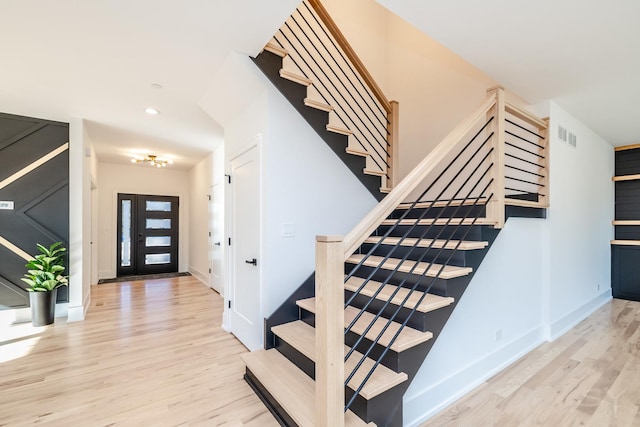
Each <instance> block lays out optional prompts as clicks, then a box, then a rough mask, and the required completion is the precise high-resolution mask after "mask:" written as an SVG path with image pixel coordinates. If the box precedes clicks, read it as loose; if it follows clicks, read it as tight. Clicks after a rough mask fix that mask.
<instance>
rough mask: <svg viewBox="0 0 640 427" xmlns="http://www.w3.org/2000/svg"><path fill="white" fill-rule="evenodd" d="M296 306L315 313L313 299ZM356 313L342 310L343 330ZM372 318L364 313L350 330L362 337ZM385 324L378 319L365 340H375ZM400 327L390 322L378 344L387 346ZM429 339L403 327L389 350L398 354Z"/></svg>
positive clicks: (382, 320)
mask: <svg viewBox="0 0 640 427" xmlns="http://www.w3.org/2000/svg"><path fill="white" fill-rule="evenodd" d="M296 304H298V307H301V308H303V309H305V310H307V311H308V312H311V313H315V312H316V299H315V298H306V299H301V300H298V301H296ZM358 313H360V310H359V309H357V308H355V307H351V306H348V307H347V308H345V310H344V326H345V328H346V327H347V326H349V324H350V323H351V321H352V320H353V319H355V318H356V316H357V315H358ZM374 317H375V316H374V315H373V314H371V313H368V312H366V311H365V312H364V313H363V314H362V316H361V317H360V318H359V319H358V321H357V322H356V323H355V325H353V328H351V330H352V331H353V332H354V333H356V334H359V335H362V333H364V330H365V329H366V328H367V327H368V326H369V325H370V324H371V322H372V321H373V319H374ZM387 322H388V319H385V318H384V317H380V318H378V320H376V322H375V324H374V325H373V327H372V328H371V329H369V332H367V335H366V338H367V339H369V340H371V341H374V340H375V339H376V338H377V336H378V334H380V331H382V329H383V328H384V326H385V325H386V324H387ZM400 326H401V324H400V323H397V322H391V324H390V325H389V327H388V328H387V330H386V331H385V332H384V334H382V337H380V340H379V341H378V342H379V343H380V344H381V345H383V346H388V345H389V343H390V342H391V339H392V338H393V336H394V335H395V334H396V332H397V331H398V329H399V328H400ZM431 338H433V334H432V333H431V332H428V331H427V332H420V331H418V330H416V329H413V328H410V327H409V326H405V328H404V329H403V330H402V332H400V335H398V338H397V339H396V340H395V341H394V343H393V345H392V346H391V350H393V351H395V352H397V353H400V352H401V351H404V350H407V349H409V348H411V347H414V346H416V345H418V344H421V343H423V342H426V341H429V340H430V339H431Z"/></svg>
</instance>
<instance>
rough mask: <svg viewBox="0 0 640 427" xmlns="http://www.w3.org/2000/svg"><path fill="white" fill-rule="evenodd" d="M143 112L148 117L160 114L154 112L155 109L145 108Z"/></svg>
mask: <svg viewBox="0 0 640 427" xmlns="http://www.w3.org/2000/svg"><path fill="white" fill-rule="evenodd" d="M144 111H145V113H147V114H148V115H150V116H157V115H158V114H160V111H158V110H156V109H155V108H146V109H145V110H144Z"/></svg>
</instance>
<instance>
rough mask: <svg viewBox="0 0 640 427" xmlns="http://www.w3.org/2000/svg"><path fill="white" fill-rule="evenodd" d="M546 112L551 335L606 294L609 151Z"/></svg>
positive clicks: (560, 113)
mask: <svg viewBox="0 0 640 427" xmlns="http://www.w3.org/2000/svg"><path fill="white" fill-rule="evenodd" d="M550 112H551V116H550V118H551V123H550V129H551V131H550V136H551V157H550V161H551V198H550V204H551V208H550V209H549V219H548V221H547V224H548V229H547V233H546V238H547V245H546V246H547V248H548V261H549V265H548V272H547V274H548V278H547V284H548V289H547V291H546V292H547V293H548V299H549V310H548V313H547V315H548V317H549V318H548V322H547V323H548V330H547V331H546V333H547V336H548V337H550V338H556V337H558V336H559V335H561V334H562V333H564V332H565V331H566V330H567V329H568V328H570V327H571V326H573V325H574V324H575V323H576V322H577V321H579V320H581V319H582V318H584V317H585V315H586V314H588V313H590V312H591V311H593V308H594V307H595V306H598V305H599V304H600V303H601V301H602V300H603V298H609V297H610V296H611V261H610V259H611V254H610V251H611V246H610V241H611V239H613V226H612V225H611V221H612V220H613V219H614V184H613V182H612V180H611V177H612V176H614V151H613V147H612V146H611V145H610V144H609V143H608V142H607V141H605V140H604V139H602V138H601V137H599V136H598V135H596V134H595V133H594V132H593V131H592V130H591V129H589V128H587V127H586V126H584V125H583V124H582V123H581V122H580V121H578V120H577V119H575V118H574V117H573V116H571V114H569V113H568V112H567V111H565V110H563V109H562V108H561V107H559V106H558V105H557V104H556V103H554V102H551V105H550ZM558 125H560V126H562V127H564V128H565V129H567V130H568V131H569V132H571V133H573V134H574V135H576V137H577V146H576V148H574V147H572V146H570V145H569V144H568V143H567V142H565V141H562V140H560V139H559V138H558V137H557V135H558V131H557V129H558Z"/></svg>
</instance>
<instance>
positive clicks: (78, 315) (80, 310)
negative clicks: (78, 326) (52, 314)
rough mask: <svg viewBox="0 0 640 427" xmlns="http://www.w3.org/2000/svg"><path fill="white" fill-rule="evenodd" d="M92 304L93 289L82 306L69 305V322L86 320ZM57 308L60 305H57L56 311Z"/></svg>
mask: <svg viewBox="0 0 640 427" xmlns="http://www.w3.org/2000/svg"><path fill="white" fill-rule="evenodd" d="M90 305H91V291H89V292H87V295H86V296H85V297H84V300H83V301H82V305H81V306H74V307H67V322H79V321H82V320H84V318H85V316H86V314H87V311H88V310H89V306H90ZM57 309H58V307H57V306H56V311H57ZM56 317H57V316H56Z"/></svg>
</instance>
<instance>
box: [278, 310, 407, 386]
mask: <svg viewBox="0 0 640 427" xmlns="http://www.w3.org/2000/svg"><path fill="white" fill-rule="evenodd" d="M271 330H272V331H273V333H274V334H276V335H277V336H278V337H280V338H281V339H283V340H284V341H286V342H287V343H289V344H290V345H291V346H292V347H294V348H295V349H296V350H298V351H299V352H300V353H302V354H303V355H305V356H306V357H307V358H309V359H310V360H312V361H314V362H315V359H316V334H315V329H314V328H313V327H312V326H309V325H308V324H306V323H304V322H303V321H302V320H297V321H295V322H290V323H285V324H283V325H278V326H274V327H273V328H271ZM348 350H349V347H348V346H346V345H345V355H346V353H347V351H348ZM361 358H362V354H361V353H359V352H357V351H354V352H353V353H352V354H351V356H349V359H348V360H347V361H346V363H345V367H344V370H345V378H346V377H347V375H349V374H350V373H351V372H352V371H353V369H354V368H355V366H356V364H357V363H358V362H359V361H360V359H361ZM374 364H375V361H374V360H371V359H370V358H366V360H365V362H364V363H363V364H362V365H361V366H360V368H359V369H358V371H357V373H356V375H354V376H353V378H351V380H350V381H349V384H348V385H349V387H350V388H351V389H352V390H356V389H357V388H358V387H359V386H360V383H361V382H362V381H363V380H364V378H365V376H366V375H367V374H368V373H369V370H370V369H371V368H372V367H373V365H374ZM406 380H407V374H405V373H404V372H400V373H397V372H393V371H392V370H391V369H389V368H387V367H386V366H383V365H378V366H377V367H376V370H375V371H374V373H373V375H371V377H370V378H369V380H368V381H367V383H366V384H365V385H364V387H363V388H362V390H361V391H360V395H361V396H362V397H364V398H365V399H373V398H374V397H376V396H377V395H379V394H381V393H383V392H385V391H387V390H389V389H391V388H393V387H395V386H396V385H398V384H400V383H402V382H404V381H406Z"/></svg>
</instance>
